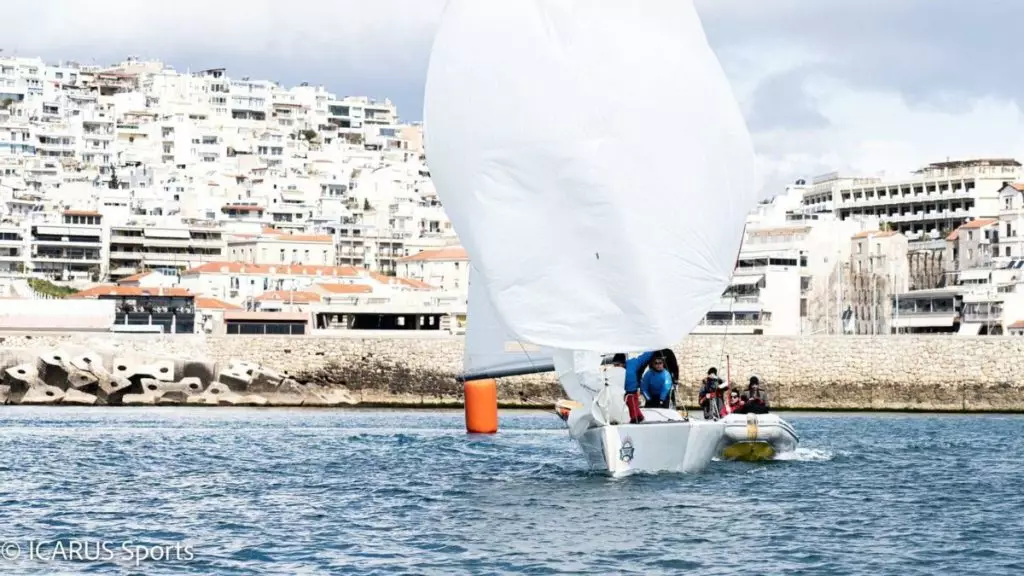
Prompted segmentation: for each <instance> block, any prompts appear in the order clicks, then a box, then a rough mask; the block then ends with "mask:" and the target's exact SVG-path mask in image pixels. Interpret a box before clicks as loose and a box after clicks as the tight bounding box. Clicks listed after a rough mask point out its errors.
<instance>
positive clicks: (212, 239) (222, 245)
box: [109, 218, 227, 280]
mask: <svg viewBox="0 0 1024 576" xmlns="http://www.w3.org/2000/svg"><path fill="white" fill-rule="evenodd" d="M226 250H227V245H226V241H225V238H224V230H223V229H222V228H220V227H217V226H214V225H212V224H211V225H207V226H200V225H185V224H184V223H181V222H180V221H179V222H178V225H170V223H169V222H167V220H166V219H164V220H163V221H159V220H156V219H149V220H147V219H143V218H139V219H134V220H129V221H127V222H126V223H125V224H123V225H117V226H111V227H110V264H109V271H110V277H111V279H114V280H118V279H121V278H124V277H126V276H131V275H133V274H137V273H139V272H142V271H144V270H152V271H158V272H164V273H166V274H172V275H173V274H178V273H180V272H183V271H184V270H186V269H188V268H194V267H196V266H200V265H202V264H204V263H206V262H222V261H223V260H224V259H225V255H226Z"/></svg>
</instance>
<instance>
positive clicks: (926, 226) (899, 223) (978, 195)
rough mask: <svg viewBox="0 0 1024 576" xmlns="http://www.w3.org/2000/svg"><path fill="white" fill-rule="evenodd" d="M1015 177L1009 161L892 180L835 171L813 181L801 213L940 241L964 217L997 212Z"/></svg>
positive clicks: (961, 164) (957, 164)
mask: <svg viewBox="0 0 1024 576" xmlns="http://www.w3.org/2000/svg"><path fill="white" fill-rule="evenodd" d="M1020 175H1021V164H1020V163H1019V162H1017V161H1016V160H1012V159H978V160H964V161H947V162H936V163H933V164H929V165H928V166H926V167H924V168H922V169H921V170H918V171H917V172H915V173H913V174H912V175H910V176H909V177H907V178H902V179H893V180H883V179H882V178H844V177H841V176H840V175H839V174H838V173H834V174H828V175H825V176H822V177H819V178H817V179H815V180H814V183H813V186H812V188H811V190H809V191H808V192H807V193H806V194H805V196H804V200H803V204H804V211H805V212H810V213H816V212H832V213H834V214H836V216H837V217H838V218H839V219H840V220H848V219H851V218H860V217H874V218H878V219H879V220H880V221H881V222H882V223H883V224H887V225H888V226H889V227H890V229H891V230H893V231H895V232H900V233H902V234H904V235H905V236H907V238H908V239H909V240H911V241H915V240H941V239H942V238H944V237H945V236H946V235H948V234H949V233H950V232H952V231H953V230H954V229H956V227H957V226H959V225H960V224H962V223H964V222H966V221H967V220H970V219H972V218H982V217H995V216H997V215H998V214H999V210H1000V190H1001V189H1002V188H1003V187H1004V185H1005V184H1007V183H1010V182H1015V181H1016V180H1017V179H1018V178H1019V177H1020Z"/></svg>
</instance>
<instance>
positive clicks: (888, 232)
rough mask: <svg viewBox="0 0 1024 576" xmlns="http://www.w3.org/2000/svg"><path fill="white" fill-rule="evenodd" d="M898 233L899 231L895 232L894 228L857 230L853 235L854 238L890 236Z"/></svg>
mask: <svg viewBox="0 0 1024 576" xmlns="http://www.w3.org/2000/svg"><path fill="white" fill-rule="evenodd" d="M897 234H899V232H893V231H892V230H866V231H864V232H857V233H856V234H854V235H853V238H854V239H860V238H889V237H892V236H895V235H897Z"/></svg>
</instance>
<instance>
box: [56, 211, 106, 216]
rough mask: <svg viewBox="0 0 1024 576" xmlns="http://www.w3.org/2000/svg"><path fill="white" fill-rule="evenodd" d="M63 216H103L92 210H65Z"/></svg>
mask: <svg viewBox="0 0 1024 576" xmlns="http://www.w3.org/2000/svg"><path fill="white" fill-rule="evenodd" d="M64 215H65V216H103V214H100V213H99V212H96V211H93V210H65V211H64Z"/></svg>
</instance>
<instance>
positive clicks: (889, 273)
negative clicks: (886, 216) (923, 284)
mask: <svg viewBox="0 0 1024 576" xmlns="http://www.w3.org/2000/svg"><path fill="white" fill-rule="evenodd" d="M907 246H908V241H907V237H906V236H904V235H903V234H900V233H899V232H893V231H888V230H879V231H868V232H860V233H858V234H856V235H854V237H853V240H852V248H851V251H850V253H851V256H850V270H849V273H848V274H847V275H846V278H847V280H848V282H847V286H848V288H847V290H846V298H845V302H846V303H847V305H848V306H849V310H850V311H851V312H852V318H850V322H851V323H852V328H853V330H852V332H853V333H854V334H889V333H890V332H891V330H892V327H893V318H894V317H895V310H896V308H895V307H894V304H893V298H892V296H893V295H895V294H899V293H901V292H906V291H907V290H908V289H909V284H910V278H909V270H908V265H907Z"/></svg>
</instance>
